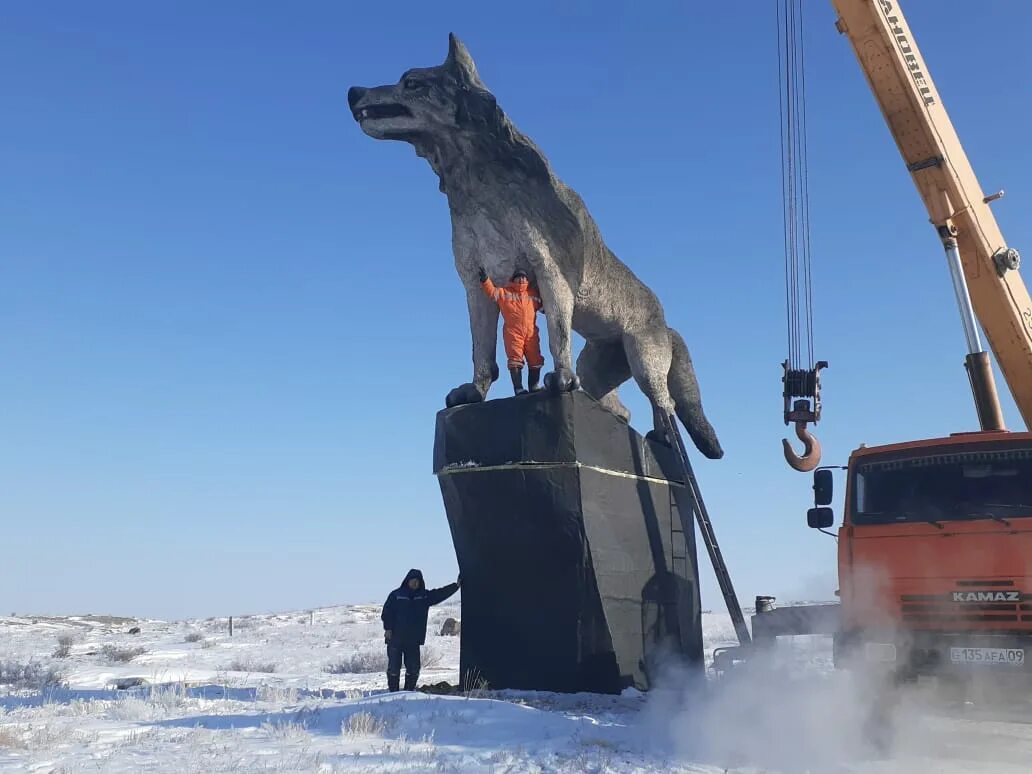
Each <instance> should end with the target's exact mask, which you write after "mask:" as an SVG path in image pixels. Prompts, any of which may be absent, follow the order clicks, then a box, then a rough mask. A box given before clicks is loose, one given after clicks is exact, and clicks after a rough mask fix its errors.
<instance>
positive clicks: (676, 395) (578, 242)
mask: <svg viewBox="0 0 1032 774" xmlns="http://www.w3.org/2000/svg"><path fill="white" fill-rule="evenodd" d="M348 105H349V106H350V108H351V112H352V114H353V115H354V118H355V120H356V121H357V122H358V123H359V125H360V126H361V128H362V131H363V132H365V133H366V134H367V135H369V136H370V137H373V138H376V139H379V140H403V141H405V142H408V143H411V144H412V145H413V146H414V147H415V149H416V154H417V155H419V156H422V157H423V158H425V159H426V160H427V161H428V162H429V163H430V166H431V168H432V169H433V170H434V172H435V173H436V174H437V176H438V178H440V189H441V191H442V192H443V193H445V194H446V195H447V197H448V208H449V210H450V211H451V221H452V252H453V254H454V257H455V267H456V269H457V270H458V273H459V277H460V278H461V280H462V283H463V285H464V286H465V289H466V302H467V304H468V306H469V322H470V330H471V332H472V334H473V381H472V382H470V383H467V384H463V385H461V386H459V387H456V388H455V389H453V390H452V391H451V392H450V393H449V394H448V396H447V398H446V405H448V406H455V405H459V404H462V403H474V402H477V401H482V400H484V398H485V397H486V396H487V391H488V389H489V388H490V386H491V383H492V382H494V381H495V380H496V379H497V378H498V363H497V360H496V352H495V350H496V342H497V337H498V307H497V305H496V304H495V303H494V302H493V301H492V300H491V299H490V298H488V297H487V296H486V295H485V294H484V293H483V292H482V290H481V288H480V282H479V279H478V276H477V275H478V267H479V266H483V267H485V268H486V270H487V272H488V274H489V276H490V277H491V278H492V279H493V280H494V281H495V282H499V281H508V279H509V277H510V276H511V275H512V273H513V271H514V270H515V269H517V268H521V269H523V270H524V271H526V272H527V273H528V274H529V276H530V279H531V281H532V282H533V283H535V284H536V285H537V287H538V289H539V291H540V294H541V300H542V304H543V310H542V311H543V312H544V314H545V319H546V321H547V324H548V345H549V349H550V351H551V355H552V359H553V363H554V368H555V370H554V371H553V372H552V373H550V374H548V375H547V376H546V377H545V385H546V386H547V387H549V388H551V389H552V390H556V391H567V390H573V389H577V387H578V386H579V387H581V388H582V389H583V390H584V391H585V392H586V393H587V394H588V395H590V396H591V397H593V398H595V399H596V400H598V401H599V402H600V403H602V405H604V406H605V407H606V408H608V409H609V410H610V411H613V412H614V413H615V414H617V415H618V416H620V417H622V418H623V419H625V420H627V419H629V417H630V414H629V412H628V411H627V409H626V408H625V407H624V406H623V404H622V403H621V402H620V399H619V397H618V396H617V388H618V387H619V386H620V385H621V384H623V383H624V382H625V381H627V379H629V378H630V377H632V376H633V377H634V379H635V381H636V382H637V383H638V385H639V387H640V388H641V390H642V391H643V392H644V393H645V395H646V396H647V397H648V399H649V401H650V402H651V403H652V407H653V414H654V417H653V419H654V428H655V429H654V431H653V433H650V435H653V437H656V436H658V439H659V440H664V441H665V440H668V439H666V432H665V426H666V425H665V422H664V421H663V416H662V415H661V414H660V412H663V414H665V415H666V416H670V415H671V414H674V413H676V415H677V417H678V418H679V419H680V420H681V422H682V423H683V424H684V426H685V428H686V429H687V431H688V433H689V435H690V436H691V438H692V440H693V441H694V442H695V445H696V446H697V447H698V449H699V450H700V451H701V452H702V453H703V454H704V455H705V456H707V457H709V458H710V459H719V458H720V457H722V456H723V450H722V449H721V447H720V442H719V441H718V440H717V435H716V433H715V432H714V430H713V428H712V426H711V425H710V423H709V421H708V420H707V418H706V415H705V414H704V413H703V410H702V399H701V395H700V393H699V385H698V381H697V380H696V377H695V370H694V368H693V366H692V361H691V357H690V355H689V354H688V348H687V347H686V346H685V343H684V340H683V339H682V338H681V336H680V335H679V334H678V333H677V332H676V331H674V330H672V329H671V328H669V327H667V324H666V320H665V317H664V315H663V308H662V306H660V303H659V300H658V299H657V298H656V296H655V294H654V293H653V292H652V291H651V290H650V289H649V288H648V287H646V286H645V285H644V284H643V283H642V282H641V281H640V280H639V279H638V278H637V277H635V276H634V274H633V273H632V272H631V270H630V269H628V268H627V266H626V265H624V264H623V263H622V262H621V261H620V260H619V259H618V258H617V257H616V256H615V255H613V253H612V251H611V250H610V249H609V248H608V247H607V246H606V244H605V242H603V241H602V236H601V234H600V233H599V229H598V226H597V225H596V224H595V221H594V220H593V219H592V217H591V215H590V214H589V213H588V210H587V208H586V207H585V206H584V203H583V201H581V198H580V197H579V196H578V195H577V193H576V192H574V191H573V190H572V189H570V188H569V187H567V186H566V185H564V184H563V183H562V181H560V180H559V179H558V178H557V177H556V176H555V175H554V174H553V172H552V169H551V167H550V165H549V163H548V161H547V160H546V159H545V157H544V155H543V154H542V153H541V151H539V150H538V148H537V147H536V146H535V145H534V143H533V142H531V141H530V139H528V138H527V137H525V136H524V135H523V134H522V133H521V132H520V131H519V130H518V129H517V128H516V127H515V126H514V125H513V123H512V122H511V121H510V120H509V118H508V117H507V116H506V115H505V113H504V112H502V109H501V108H500V107H499V106H498V103H497V101H496V100H495V97H494V95H493V94H491V92H490V91H488V89H487V87H486V86H485V85H484V83H483V82H482V81H481V80H480V77H479V75H478V74H477V69H476V65H475V64H474V63H473V59H472V57H471V56H470V54H469V52H468V51H467V50H466V47H465V46H464V45H463V44H462V42H461V41H459V39H458V38H456V37H455V35H449V48H448V57H447V59H446V60H445V62H444V64H442V65H439V66H437V67H426V68H414V69H411V70H408V71H407V72H405V73H404V74H403V75H402V77H401V80H400V81H399V82H398V83H397V84H394V85H388V86H377V87H375V88H363V87H360V86H354V87H352V88H351V89H349V90H348ZM571 331H577V333H579V334H581V336H583V337H584V339H585V345H584V348H583V350H582V351H581V354H580V356H579V357H578V358H577V369H576V374H575V373H574V369H573V354H572V348H571V347H572V341H571V336H572V333H571Z"/></svg>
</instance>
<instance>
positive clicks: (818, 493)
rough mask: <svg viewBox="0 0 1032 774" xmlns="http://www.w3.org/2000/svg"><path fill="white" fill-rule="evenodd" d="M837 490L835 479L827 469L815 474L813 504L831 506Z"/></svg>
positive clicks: (816, 471)
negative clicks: (833, 495) (833, 494)
mask: <svg viewBox="0 0 1032 774" xmlns="http://www.w3.org/2000/svg"><path fill="white" fill-rule="evenodd" d="M834 490H835V478H834V476H833V475H832V473H831V471H830V470H828V469H827V468H823V469H821V470H815V471H814V472H813V504H814V505H831V499H832V493H833V492H834Z"/></svg>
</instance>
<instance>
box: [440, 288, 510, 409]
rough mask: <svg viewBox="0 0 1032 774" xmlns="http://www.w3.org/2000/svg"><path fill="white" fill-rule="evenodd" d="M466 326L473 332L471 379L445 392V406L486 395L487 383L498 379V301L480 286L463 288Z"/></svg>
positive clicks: (479, 398) (468, 401)
mask: <svg viewBox="0 0 1032 774" xmlns="http://www.w3.org/2000/svg"><path fill="white" fill-rule="evenodd" d="M466 304H467V306H468V308H469V330H470V333H471V334H472V335H473V381H471V382H466V383H465V384H460V385H459V386H458V387H456V388H455V389H454V390H452V391H451V392H449V393H448V396H447V397H446V398H445V399H444V403H445V405H446V406H447V407H448V408H451V407H452V406H459V405H462V404H463V403H479V402H480V401H482V400H484V399H485V398H486V397H487V391H488V390H489V389H490V388H491V383H492V382H494V381H495V380H496V379H498V361H497V359H496V350H497V346H498V305H497V304H496V303H495V302H494V301H492V300H491V299H490V298H488V297H487V296H486V295H485V294H484V291H483V290H481V289H480V287H467V288H466Z"/></svg>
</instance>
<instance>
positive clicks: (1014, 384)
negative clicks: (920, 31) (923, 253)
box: [832, 0, 1032, 428]
mask: <svg viewBox="0 0 1032 774" xmlns="http://www.w3.org/2000/svg"><path fill="white" fill-rule="evenodd" d="M832 5H833V6H834V7H835V10H836V11H837V13H838V16H839V18H838V21H837V27H838V30H839V32H841V33H843V34H845V35H846V36H847V37H848V38H849V42H850V43H851V44H852V46H853V50H854V52H855V53H856V57H857V60H858V61H859V63H860V67H861V69H862V70H863V72H864V75H865V76H866V78H867V81H868V83H869V85H870V87H871V91H872V92H873V93H874V96H875V99H876V100H877V101H878V105H879V107H880V108H881V111H882V114H883V115H884V117H885V121H886V122H887V123H888V125H889V130H890V131H891V132H892V136H893V138H894V139H895V141H896V145H897V146H898V147H899V152H900V153H901V154H902V156H903V160H904V161H905V162H906V165H907V169H908V170H909V171H910V173H911V175H912V176H913V180H914V184H915V185H916V186H917V190H918V192H919V193H920V195H921V198H922V199H923V200H924V203H925V206H926V207H927V209H928V214H929V216H930V218H931V221H932V223H933V224H934V225H935V226H936V228H937V229H938V230H939V234H940V237H941V238H942V239H943V242H944V244H947V242H948V241H949V240H950V239H951V238H952V239H955V240H956V241H955V242H954V243H953V244H954V245H955V247H956V248H959V252H960V263H961V265H962V266H963V274H964V277H965V278H966V280H967V286H968V290H969V292H970V299H971V306H973V308H974V312H975V315H977V317H978V320H979V321H980V322H981V324H982V328H983V330H984V331H985V334H986V336H987V337H988V339H989V344H990V346H991V347H992V350H993V353H994V354H995V356H996V360H997V362H998V363H999V365H1000V369H1001V371H1002V372H1003V375H1004V378H1005V379H1006V381H1007V385H1008V387H1009V388H1010V392H1011V394H1012V395H1013V396H1014V401H1015V403H1016V404H1017V407H1018V410H1019V411H1020V412H1021V416H1022V419H1023V420H1024V421H1025V426H1026V427H1029V428H1032V301H1030V300H1029V295H1028V290H1027V289H1026V288H1025V283H1024V282H1023V281H1022V279H1021V275H1020V274H1019V273H1018V264H1019V263H1020V259H1019V256H1018V253H1017V251H1016V250H1011V249H1009V248H1008V247H1007V245H1006V243H1005V242H1004V240H1003V235H1002V234H1001V233H1000V228H999V226H997V224H996V219H995V218H994V217H993V214H992V212H991V211H990V209H989V204H988V200H987V199H986V198H985V194H984V193H983V192H982V188H981V186H979V184H978V180H977V179H976V178H975V173H974V170H973V169H972V168H971V164H970V162H968V158H967V155H966V154H965V153H964V149H963V147H962V146H961V144H960V140H959V139H958V138H957V133H956V130H955V129H954V128H953V123H952V122H951V121H950V118H949V116H948V115H947V113H946V109H945V108H944V107H943V104H942V100H941V99H940V98H939V93H938V92H937V91H936V88H935V85H934V84H933V83H932V78H931V76H930V75H929V73H928V67H927V66H926V65H925V62H924V59H923V58H922V56H921V53H920V52H919V51H918V48H917V43H916V42H915V40H914V36H913V34H912V33H911V31H910V28H909V26H908V25H907V22H906V20H905V19H904V18H903V13H902V12H901V11H900V8H899V3H898V2H896V0H832ZM991 198H995V197H990V199H991ZM947 250H949V245H948V244H947ZM955 252H956V250H954V255H955ZM958 293H959V291H958ZM976 335H977V333H976ZM990 377H991V374H990ZM976 392H977V387H976ZM976 401H977V395H976Z"/></svg>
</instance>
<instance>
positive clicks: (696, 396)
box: [667, 328, 724, 460]
mask: <svg viewBox="0 0 1032 774" xmlns="http://www.w3.org/2000/svg"><path fill="white" fill-rule="evenodd" d="M667 330H669V331H670V348H671V350H672V354H673V358H672V360H671V363H670V373H669V374H667V386H668V387H669V389H670V395H671V397H672V398H673V399H674V410H675V411H676V412H677V418H678V419H680V420H681V424H683V425H684V427H685V429H686V430H687V431H688V435H690V436H691V438H692V440H693V441H694V442H695V445H696V446H697V447H698V449H699V451H700V452H702V453H703V454H704V455H706V456H707V457H709V458H710V459H711V460H719V459H720V458H721V457H723V456H724V450H723V449H721V448H720V441H718V440H717V434H716V432H715V431H714V430H713V426H712V425H710V423H709V420H708V419H706V415H705V413H703V411H702V395H701V394H700V393H699V381H698V380H697V379H696V378H695V367H694V366H693V365H692V356H691V355H690V354H688V347H687V346H686V345H685V343H684V339H682V338H681V334H679V333H678V332H677V331H675V330H674V329H673V328H668V329H667Z"/></svg>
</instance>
